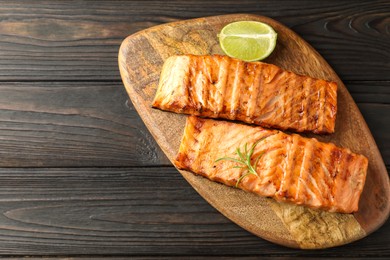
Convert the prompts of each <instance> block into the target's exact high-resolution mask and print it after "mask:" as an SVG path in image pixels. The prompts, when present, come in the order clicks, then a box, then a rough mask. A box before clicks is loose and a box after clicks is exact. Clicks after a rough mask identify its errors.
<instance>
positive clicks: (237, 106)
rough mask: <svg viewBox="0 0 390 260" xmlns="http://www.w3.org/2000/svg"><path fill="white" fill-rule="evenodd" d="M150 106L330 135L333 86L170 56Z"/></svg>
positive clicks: (264, 67) (232, 62)
mask: <svg viewBox="0 0 390 260" xmlns="http://www.w3.org/2000/svg"><path fill="white" fill-rule="evenodd" d="M316 97H317V98H316ZM152 106H153V107H154V108H159V109H162V110H167V111H171V112H176V113H184V114H190V115H197V116H203V117H210V118H224V119H229V120H240V121H243V122H246V123H250V124H257V125H260V126H263V127H268V128H277V129H281V130H287V129H289V130H293V131H297V132H314V133H333V132H334V127H335V119H336V113H337V84H336V83H335V82H330V81H325V80H322V79H314V78H310V77H306V76H302V75H298V74H295V73H293V72H290V71H284V70H282V69H280V68H279V67H277V66H275V65H272V64H266V63H262V62H244V61H241V60H238V59H233V58H230V57H227V56H220V55H212V56H195V55H182V56H172V57H170V58H168V59H167V60H166V62H165V63H164V66H163V69H162V72H161V77H160V82H159V86H158V89H157V92H156V96H155V98H154V101H153V104H152Z"/></svg>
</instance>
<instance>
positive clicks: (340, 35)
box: [0, 0, 390, 80]
mask: <svg viewBox="0 0 390 260" xmlns="http://www.w3.org/2000/svg"><path fill="white" fill-rule="evenodd" d="M277 6H278V8H275V3H274V2H269V1H266V0H263V1H258V0H246V1H240V2H237V1H226V0H225V1H195V0H192V1H181V2H177V1H164V4H161V2H160V1H87V2H85V1H61V2H53V1H42V0H41V1H34V2H31V1H26V0H25V1H18V2H17V3H16V2H15V1H11V0H7V1H2V3H1V5H0V38H1V41H0V55H1V57H2V58H1V61H0V80H22V79H23V80H54V79H55V80H91V79H93V80H118V79H119V71H118V67H117V53H118V49H119V45H120V43H121V41H122V40H123V39H124V38H125V37H126V36H128V35H130V34H132V33H135V32H137V31H140V30H142V29H145V28H148V27H150V26H153V25H157V24H161V23H166V22H171V21H176V20H182V19H190V18H195V17H201V16H212V15H218V14H223V13H232V12H235V13H252V14H258V15H264V16H269V17H272V18H274V19H276V20H278V21H280V22H281V23H284V24H285V25H286V26H288V27H290V28H292V29H293V30H294V31H295V32H297V33H298V34H299V35H300V36H302V37H303V38H304V39H306V40H307V41H309V42H310V44H312V45H313V47H314V48H316V49H317V50H318V51H319V52H320V53H321V54H322V55H323V56H324V58H325V59H326V60H327V61H328V62H329V63H330V64H331V65H332V66H333V67H334V69H335V71H336V72H337V73H338V74H339V76H340V77H341V78H342V79H343V80H347V79H348V80H350V79H355V80H357V79H359V80H389V79H390V74H389V73H388V71H389V69H390V64H389V63H386V62H384V57H387V56H388V33H387V31H386V30H387V29H386V28H387V27H386V25H387V24H388V23H387V20H386V19H387V18H388V12H389V11H390V5H389V3H388V1H385V0H384V1H359V3H351V2H350V1H346V0H344V1H337V2H329V1H309V0H306V1H279V3H278V4H277Z"/></svg>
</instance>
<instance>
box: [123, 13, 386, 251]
mask: <svg viewBox="0 0 390 260" xmlns="http://www.w3.org/2000/svg"><path fill="white" fill-rule="evenodd" d="M237 20H258V21H263V22H266V23H268V24H270V25H271V26H272V27H273V28H274V29H275V30H276V32H277V33H278V43H277V46H276V48H275V51H274V53H273V54H272V55H271V56H270V57H268V58H267V59H266V60H265V62H268V63H272V64H275V65H278V66H280V67H282V68H283V69H286V70H291V71H293V72H295V73H299V74H304V75H308V76H311V77H317V78H323V79H327V80H333V81H336V82H337V83H338V85H339V91H338V115H337V122H336V130H335V134H332V135H327V136H318V135H308V136H315V137H316V138H318V139H319V140H321V141H332V142H334V143H336V144H337V145H339V146H343V147H348V148H350V149H351V150H352V151H354V152H356V153H361V154H363V155H365V156H366V157H367V158H368V159H369V169H368V177H367V181H366V185H365V188H364V191H363V194H362V197H361V201H360V209H359V211H358V212H357V213H355V214H353V215H346V214H336V213H327V212H322V211H316V210H310V209H307V208H304V207H301V206H291V205H286V204H277V205H273V204H274V201H272V200H270V199H265V198H261V197H257V196H255V195H253V194H248V193H245V192H243V191H239V190H236V189H232V188H228V187H225V186H223V185H220V184H217V183H213V182H210V181H208V180H206V179H204V178H202V177H199V176H195V175H193V174H192V173H189V172H186V171H181V173H182V175H183V176H184V177H185V178H186V179H187V180H188V181H189V182H190V184H191V185H192V186H193V187H194V189H195V190H197V191H198V192H199V193H200V194H201V195H202V196H203V197H204V198H205V199H206V200H207V201H208V202H209V203H210V204H212V205H213V206H214V207H215V208H217V209H218V210H219V211H220V212H221V213H223V214H224V215H225V216H227V217H228V218H230V219H232V220H233V221H234V222H236V223H237V224H238V225H240V226H242V227H244V228H245V229H247V230H249V231H251V232H252V233H254V234H256V235H259V236H261V237H263V238H265V239H267V240H270V241H273V242H275V243H279V244H282V245H286V246H289V247H298V248H325V247H332V246H337V245H341V244H345V243H349V242H351V241H354V240H357V239H360V238H362V237H364V236H366V235H367V234H369V233H371V232H373V231H374V230H376V229H377V228H378V227H380V226H381V225H382V224H383V223H384V222H385V220H386V219H387V217H388V214H389V211H390V202H389V194H390V190H389V179H388V174H387V171H386V168H385V166H384V163H383V160H382V158H381V155H380V153H379V151H378V149H377V146H376V144H375V141H374V139H373V138H372V136H371V133H370V131H369V129H368V127H367V125H366V123H365V121H364V119H363V117H362V116H361V114H360V112H359V110H358V108H357V106H356V104H355V103H354V101H353V99H352V98H351V96H350V95H349V93H348V91H347V89H346V87H345V86H344V84H343V83H342V82H341V80H340V79H339V77H338V76H337V75H336V73H335V72H334V71H333V70H332V68H331V67H330V66H329V65H328V64H327V63H326V61H325V60H324V59H323V58H322V57H321V56H320V55H319V54H318V53H317V52H316V51H315V50H314V49H313V48H312V47H311V46H310V45H308V44H307V43H306V42H305V41H303V40H302V39H301V38H300V37H299V36H298V35H296V34H295V33H293V32H292V31H291V30H290V29H288V28H287V27H285V26H283V25H282V24H280V23H278V22H276V21H275V20H272V19H270V18H267V17H262V16H255V15H244V14H242V15H240V14H238V15H225V16H216V17H208V18H200V19H195V20H190V21H182V22H176V23H171V24H166V25H162V26H158V27H154V28H150V29H147V30H144V31H141V32H138V33H136V34H134V35H131V36H129V37H128V38H127V39H126V40H125V41H124V42H123V43H122V46H121V49H120V52H119V66H120V70H121V75H122V79H123V82H124V84H125V87H126V90H127V92H128V94H129V96H130V98H131V100H132V102H133V104H134V106H135V108H136V109H137V111H138V113H139V114H140V116H141V118H142V119H143V121H144V122H145V124H146V126H147V127H148V129H149V130H150V131H151V133H152V135H153V136H154V137H155V139H156V140H157V142H158V144H159V145H160V147H161V148H162V150H163V151H164V152H165V154H166V155H167V157H168V158H169V159H172V158H174V156H175V155H176V153H177V150H178V147H179V143H180V139H181V133H182V130H183V128H184V121H185V116H184V115H177V114H173V113H168V112H162V111H158V110H153V109H151V107H150V104H151V100H152V98H153V97H154V94H155V90H156V86H157V83H158V78H159V74H160V70H161V66H162V64H163V62H164V60H165V59H167V58H168V57H169V56H171V55H176V54H185V53H191V54H199V55H200V54H214V53H216V54H222V52H221V49H220V47H219V45H218V41H217V38H216V35H217V33H218V32H219V31H220V30H221V29H222V27H223V26H224V25H226V24H227V23H229V22H232V21H237ZM308 219H310V220H312V221H313V223H314V224H313V225H307V220H308ZM303 225H304V226H305V228H302V226H303Z"/></svg>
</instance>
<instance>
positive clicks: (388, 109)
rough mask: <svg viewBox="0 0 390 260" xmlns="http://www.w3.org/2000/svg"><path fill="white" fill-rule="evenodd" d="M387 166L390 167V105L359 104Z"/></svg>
mask: <svg viewBox="0 0 390 260" xmlns="http://www.w3.org/2000/svg"><path fill="white" fill-rule="evenodd" d="M358 107H359V109H360V111H361V113H362V115H363V117H364V118H365V120H366V123H367V125H368V127H369V128H370V129H371V133H372V135H373V137H374V139H375V140H376V143H377V145H378V148H379V151H380V152H381V155H382V158H383V160H384V162H385V164H386V165H390V134H389V133H390V105H389V104H370V103H360V104H359V103H358Z"/></svg>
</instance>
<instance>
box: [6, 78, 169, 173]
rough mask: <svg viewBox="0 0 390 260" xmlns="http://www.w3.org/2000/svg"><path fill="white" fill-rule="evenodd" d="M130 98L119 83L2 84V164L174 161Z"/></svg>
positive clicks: (38, 164)
mask: <svg viewBox="0 0 390 260" xmlns="http://www.w3.org/2000/svg"><path fill="white" fill-rule="evenodd" d="M127 99H128V97H127V94H126V93H125V90H124V88H123V87H122V86H121V84H118V83H114V84H113V83H104V82H100V83H88V82H83V83H69V82H67V83H51V82H47V83H6V84H5V83H2V84H1V85H0V125H1V126H0V156H1V160H0V166H1V167H52V166H55V167H64V166H68V167H81V166H84V167H85V166H110V167H114V166H129V165H131V166H142V165H167V164H169V165H170V163H169V162H168V160H167V159H166V157H165V155H163V153H162V152H161V151H160V149H158V148H157V145H156V143H155V141H154V139H153V138H152V137H151V135H150V134H149V132H148V130H147V129H146V128H145V126H144V124H143V122H142V121H141V119H140V118H139V117H138V114H137V113H136V111H135V110H134V108H133V106H132V105H131V104H130V103H127ZM126 104H127V105H126Z"/></svg>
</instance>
